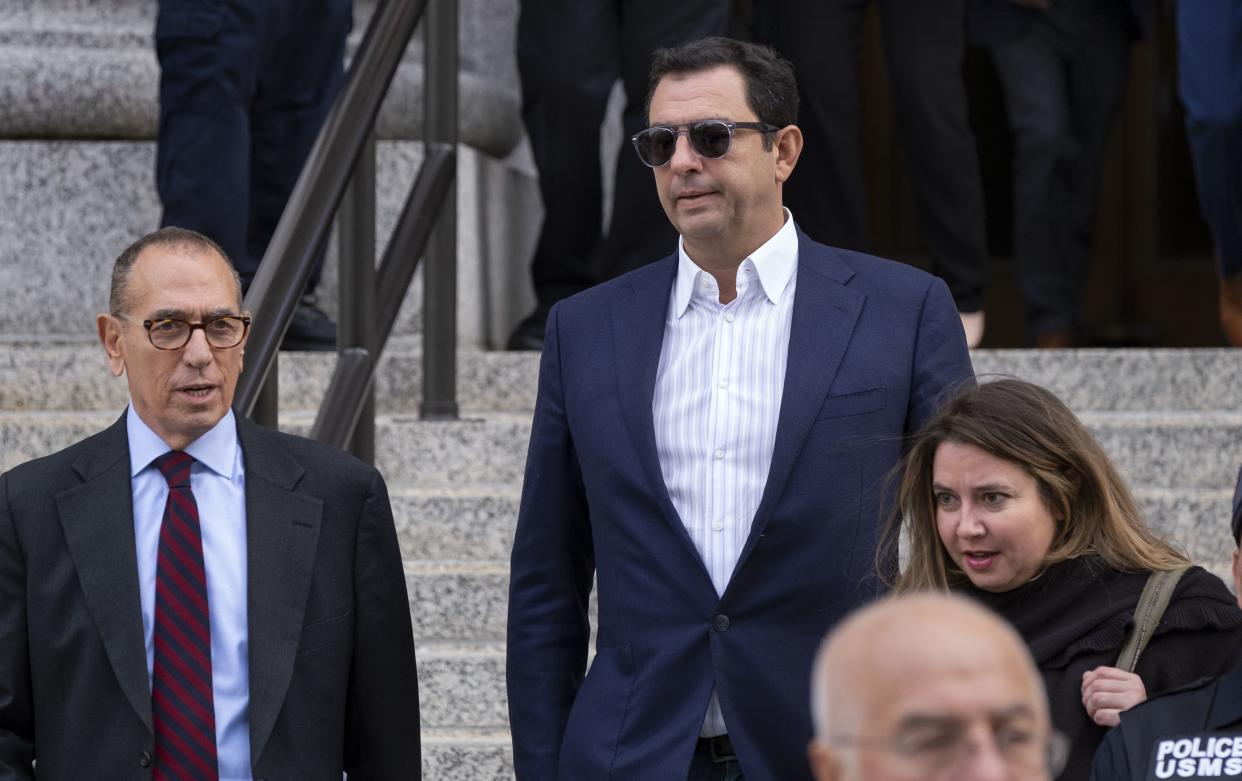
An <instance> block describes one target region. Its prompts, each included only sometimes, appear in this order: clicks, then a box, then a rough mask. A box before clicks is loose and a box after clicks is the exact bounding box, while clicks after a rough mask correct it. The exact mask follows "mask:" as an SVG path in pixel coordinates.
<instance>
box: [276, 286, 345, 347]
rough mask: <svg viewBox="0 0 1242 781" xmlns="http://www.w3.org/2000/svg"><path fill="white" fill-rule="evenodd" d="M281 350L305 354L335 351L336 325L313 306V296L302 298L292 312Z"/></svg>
mask: <svg viewBox="0 0 1242 781" xmlns="http://www.w3.org/2000/svg"><path fill="white" fill-rule="evenodd" d="M280 349H282V350H300V351H306V352H330V351H332V350H335V349H336V323H334V322H332V320H330V319H329V318H328V316H327V315H326V314H324V311H323V310H322V309H320V308H319V307H318V306H315V299H314V297H313V296H303V298H302V303H300V304H298V308H297V309H295V310H293V319H292V320H290V321H289V330H288V331H285V340H284V341H283V342H281V343H280Z"/></svg>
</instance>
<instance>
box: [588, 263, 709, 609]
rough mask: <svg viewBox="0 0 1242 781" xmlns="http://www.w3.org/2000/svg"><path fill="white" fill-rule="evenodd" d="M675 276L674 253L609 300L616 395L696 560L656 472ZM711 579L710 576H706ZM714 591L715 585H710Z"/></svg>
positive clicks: (660, 498) (650, 477) (651, 479)
mask: <svg viewBox="0 0 1242 781" xmlns="http://www.w3.org/2000/svg"><path fill="white" fill-rule="evenodd" d="M676 277H677V256H676V255H673V256H672V257H669V258H665V259H664V260H662V261H660V262H659V263H656V264H654V265H653V266H652V267H651V268H650V272H649V273H646V274H643V275H641V276H638V277H637V278H636V279H635V280H634V282H633V283H632V286H631V288H630V289H629V290H626V291H625V292H624V293H623V294H622V295H620V296H618V297H617V299H616V300H614V301H613V303H612V334H613V346H614V352H615V355H616V364H617V395H618V396H619V397H620V400H621V412H622V415H624V417H625V424H626V427H627V428H628V429H629V431H630V437H631V438H632V439H633V441H634V449H635V451H637V454H638V460H639V463H641V464H642V466H643V470H644V471H645V472H646V473H647V482H648V483H650V485H651V493H652V496H654V497H655V498H656V501H657V502H658V503H659V505H660V508H661V509H662V510H663V511H664V517H665V520H667V521H668V523H669V525H670V526H671V527H672V529H673V533H674V534H676V535H677V536H678V538H680V539H681V541H682V543H683V544H685V546H686V548H687V549H688V550H689V552H690V553H691V554H692V555H693V557H694V560H695V561H697V562H699V565H700V568H701V569H703V575H704V577H707V570H706V569H705V568H703V567H702V559H701V558H700V556H699V551H698V549H697V548H695V547H694V541H693V540H691V539H690V534H689V532H687V531H686V526H685V524H684V523H682V521H681V517H680V516H679V515H678V514H677V509H676V508H675V507H673V501H672V499H671V498H669V495H668V486H666V485H665V484H664V474H663V472H661V471H660V455H659V452H658V451H657V450H656V440H655V419H654V416H653V414H652V411H651V403H652V400H653V399H654V398H655V386H656V372H657V370H658V369H659V367H660V350H661V349H662V347H663V345H664V321H665V319H666V318H667V316H668V300H669V295H670V294H671V292H672V287H673V281H674V280H675V279H676ZM708 581H709V583H710V578H708ZM713 590H714V589H713Z"/></svg>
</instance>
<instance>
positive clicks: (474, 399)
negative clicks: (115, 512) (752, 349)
mask: <svg viewBox="0 0 1242 781" xmlns="http://www.w3.org/2000/svg"><path fill="white" fill-rule="evenodd" d="M335 365H336V354H335V353H302V352H296V353H280V358H279V367H280V381H279V388H280V408H281V409H282V410H286V411H303V412H305V411H310V410H315V409H317V408H318V406H319V403H320V401H321V400H322V399H323V396H324V392H325V391H326V390H327V387H328V381H329V380H330V379H331V377H332V369H333V367H334V366H335ZM538 372H539V358H538V356H537V355H536V354H534V353H510V352H489V351H483V350H461V351H459V352H458V356H457V389H458V404H459V405H460V407H461V409H462V410H463V411H464V412H466V413H471V412H476V411H484V410H486V411H492V412H522V411H529V410H533V409H534V407H535V385H536V381H537V377H538ZM422 377H423V365H422V342H421V340H420V339H418V338H417V337H396V338H394V339H392V340H391V341H390V342H389V344H388V346H387V347H386V348H385V350H384V353H383V355H382V356H381V358H380V365H379V370H378V372H377V374H376V386H375V390H376V394H375V395H376V404H377V405H378V407H379V411H380V412H381V413H407V414H411V413H417V412H418V406H419V404H420V402H421V400H422ZM128 400H129V393H128V390H127V388H126V385H125V380H124V378H115V377H112V376H111V375H110V374H109V373H108V370H107V365H106V364H105V362H104V355H103V350H102V349H101V348H100V347H99V344H98V343H97V342H95V341H93V340H90V341H87V340H86V339H85V338H83V339H81V340H78V341H74V342H64V341H60V342H52V343H49V342H46V341H42V340H20V339H11V340H0V411H23V410H31V411H33V410H43V411H62V412H81V411H90V410H97V411H113V410H121V409H123V408H124V407H125V405H126V404H127V403H128Z"/></svg>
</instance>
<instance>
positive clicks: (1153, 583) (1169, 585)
mask: <svg viewBox="0 0 1242 781" xmlns="http://www.w3.org/2000/svg"><path fill="white" fill-rule="evenodd" d="M1187 569H1189V567H1182V568H1180V569H1175V570H1170V571H1168V572H1153V573H1151V575H1148V576H1147V583H1146V584H1144V586H1143V593H1142V594H1141V595H1140V596H1139V601H1138V605H1137V606H1136V607H1135V608H1134V626H1132V627H1130V631H1129V633H1128V634H1127V635H1126V641H1125V642H1124V643H1122V645H1121V653H1120V654H1118V655H1117V664H1116V665H1115V666H1116V667H1117V668H1119V669H1122V670H1125V671H1126V672H1128V673H1132V672H1134V668H1135V667H1137V666H1138V660H1139V656H1140V655H1141V654H1142V653H1143V649H1144V648H1146V647H1147V643H1148V642H1149V641H1150V640H1151V636H1152V635H1153V634H1155V632H1156V626H1157V625H1158V624H1159V623H1160V619H1161V617H1163V616H1164V610H1165V608H1167V607H1168V606H1169V600H1170V599H1172V597H1173V590H1174V589H1175V588H1177V582H1178V581H1179V580H1181V579H1182V575H1184V574H1185V573H1186V570H1187Z"/></svg>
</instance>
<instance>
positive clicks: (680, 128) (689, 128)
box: [630, 119, 782, 168]
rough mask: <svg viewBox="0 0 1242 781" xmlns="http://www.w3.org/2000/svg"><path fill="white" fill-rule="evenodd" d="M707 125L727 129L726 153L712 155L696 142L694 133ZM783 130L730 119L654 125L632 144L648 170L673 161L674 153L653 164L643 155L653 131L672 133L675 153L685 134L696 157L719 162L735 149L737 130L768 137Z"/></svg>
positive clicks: (762, 123)
mask: <svg viewBox="0 0 1242 781" xmlns="http://www.w3.org/2000/svg"><path fill="white" fill-rule="evenodd" d="M706 125H719V126H722V127H724V128H725V130H726V131H727V132H728V134H729V142H728V144H726V145H725V148H724V151H722V152H721V153H720V154H718V155H717V154H712V151H711V150H710V149H705V148H703V147H702V146H701V145H700V143H698V142H696V141H695V135H694V131H695V130H696V129H698V128H700V127H703V126H706ZM781 129H782V128H779V127H777V126H776V125H770V124H768V123H767V122H733V121H731V120H728V119H700V120H698V121H697V122H685V123H682V124H680V125H652V126H651V127H648V128H644V129H642V130H640V131H638V132H637V133H635V134H634V135H633V136H631V137H630V143H631V144H632V145H633V146H634V152H635V153H636V154H637V155H638V159H639V160H640V161H641V162H642V164H643V165H645V166H647V167H648V168H661V167H663V166H666V165H668V162H669V160H672V159H673V153H670V154H669V156H668V158H666V159H665V160H664V161H663V162H660V163H652V162H651V161H649V160H648V159H647V158H646V157H645V156H644V155H643V152H642V149H641V147H640V139H641V137H643V136H648V135H650V134H651V133H652V132H653V131H664V132H670V133H672V134H673V145H672V149H673V151H674V152H675V151H676V148H677V136H680V135H682V134H685V136H686V139H687V140H688V141H689V142H690V148H691V149H693V150H694V153H695V154H696V155H698V156H699V157H701V158H703V159H704V160H718V159H720V158H722V157H724V156H725V155H727V154H728V153H729V150H730V149H732V148H733V133H734V131H736V130H756V131H758V132H760V133H763V134H765V135H766V134H768V133H775V132H777V131H779V130H781Z"/></svg>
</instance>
